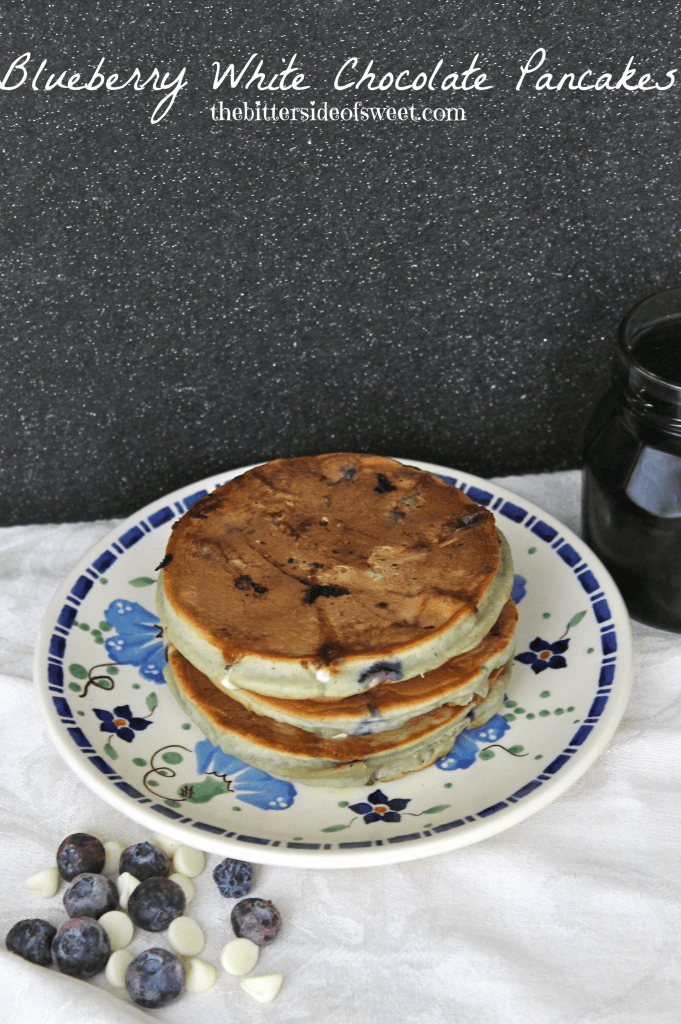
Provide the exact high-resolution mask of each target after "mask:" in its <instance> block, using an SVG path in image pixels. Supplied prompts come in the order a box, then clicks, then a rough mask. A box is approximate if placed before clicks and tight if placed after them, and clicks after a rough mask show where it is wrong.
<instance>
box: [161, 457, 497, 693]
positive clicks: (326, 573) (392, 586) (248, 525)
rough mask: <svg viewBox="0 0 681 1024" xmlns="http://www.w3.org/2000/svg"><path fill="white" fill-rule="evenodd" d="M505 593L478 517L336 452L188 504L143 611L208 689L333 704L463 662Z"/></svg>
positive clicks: (491, 533) (451, 498)
mask: <svg viewBox="0 0 681 1024" xmlns="http://www.w3.org/2000/svg"><path fill="white" fill-rule="evenodd" d="M512 581H513V566H512V560H511V555H510V550H509V548H508V545H507V543H506V541H505V540H504V539H503V537H502V536H501V535H500V534H498V533H497V531H496V530H495V526H494V517H493V515H492V514H491V512H489V511H488V510H487V509H485V508H482V507H481V506H479V505H476V504H475V502H473V501H471V499H470V498H468V497H466V495H465V494H463V493H462V492H461V491H460V490H459V489H458V488H456V487H453V486H451V485H449V484H445V483H443V481H442V480H440V478H439V477H437V476H435V475H433V474H432V473H426V472H423V471H422V470H420V469H415V468H413V467H410V466H403V465H402V464H401V463H399V462H395V461H394V460H392V459H385V458H381V457H379V456H373V455H351V454H344V453H341V454H334V455H322V456H315V457H309V458H300V459H279V460H277V461H274V462H270V463H267V464H266V465H264V466H259V467H257V468H256V469H253V470H250V471H249V472H247V473H244V474H242V475H241V476H238V477H235V478H234V479H233V480H230V481H229V482H228V483H227V484H225V485H224V486H223V487H220V488H217V489H216V490H215V491H214V492H213V493H212V494H209V495H207V496H206V497H205V498H203V499H201V500H200V501H198V502H197V503H196V504H195V505H194V506H193V507H192V508H191V509H190V510H189V511H188V512H187V513H186V514H185V515H184V516H183V517H182V518H181V519H180V520H179V521H178V522H177V523H176V524H175V526H174V528H173V532H172V534H171V538H170V541H169V543H168V547H167V552H166V557H165V558H164V560H163V562H162V572H161V573H160V575H159V582H158V590H157V604H158V611H159V616H160V619H161V622H162V623H163V625H164V627H165V629H166V632H167V638H168V640H169V641H170V642H171V643H172V644H173V645H174V646H175V647H177V648H178V650H180V651H181V652H182V653H183V654H184V655H185V656H186V657H187V658H188V659H189V660H190V661H191V662H192V663H193V664H194V665H195V666H196V667H197V668H198V669H200V671H201V672H203V673H204V674H205V675H207V676H208V677H209V678H210V679H211V680H212V681H213V682H214V683H216V684H222V685H225V686H227V685H229V686H231V687H236V688H243V689H247V690H250V691H252V692H254V693H259V694H263V695H265V696H272V697H282V698H287V699H310V698H311V699H319V698H330V699H333V700H337V699H339V698H343V697H348V696H351V695H352V694H357V693H363V692H364V691H366V690H368V689H371V688H373V687H375V686H377V685H378V684H379V683H385V682H388V681H393V682H395V681H399V680H402V679H409V678H412V677H414V676H416V675H420V674H422V673H424V672H428V671H430V670H431V669H433V668H437V667H438V666H439V665H441V664H443V663H444V662H445V661H448V660H449V659H450V658H452V657H455V656H456V655H458V654H461V653H464V652H465V651H468V650H471V649H472V648H473V647H475V646H476V645H477V644H478V643H479V642H480V641H481V640H482V638H483V637H484V636H485V635H486V634H487V633H488V632H489V630H490V629H491V627H492V626H493V624H494V622H495V621H496V620H497V618H498V616H499V614H500V611H501V609H502V607H503V605H504V604H505V603H506V601H507V599H508V596H509V594H510V590H511V585H512Z"/></svg>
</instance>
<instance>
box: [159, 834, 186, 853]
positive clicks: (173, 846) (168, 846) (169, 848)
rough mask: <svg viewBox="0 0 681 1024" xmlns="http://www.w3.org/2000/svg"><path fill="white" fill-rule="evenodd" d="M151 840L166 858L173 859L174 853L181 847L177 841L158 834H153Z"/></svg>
mask: <svg viewBox="0 0 681 1024" xmlns="http://www.w3.org/2000/svg"><path fill="white" fill-rule="evenodd" d="M153 839H154V842H155V843H156V846H158V848H159V850H163V852H164V853H165V855H166V857H174V856H175V853H176V852H177V851H178V850H179V849H180V847H181V846H182V843H180V842H178V841H177V839H169V838H168V836H162V835H161V834H160V832H154V835H153Z"/></svg>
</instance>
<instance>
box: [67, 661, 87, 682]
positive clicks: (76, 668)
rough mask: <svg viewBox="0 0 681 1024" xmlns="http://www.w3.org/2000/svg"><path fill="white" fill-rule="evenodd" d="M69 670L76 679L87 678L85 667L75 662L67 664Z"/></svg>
mask: <svg viewBox="0 0 681 1024" xmlns="http://www.w3.org/2000/svg"><path fill="white" fill-rule="evenodd" d="M69 672H70V673H71V675H72V676H75V677H76V679H87V669H86V668H83V666H82V665H78V664H77V663H75V664H73V665H69Z"/></svg>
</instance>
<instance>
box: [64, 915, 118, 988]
mask: <svg viewBox="0 0 681 1024" xmlns="http://www.w3.org/2000/svg"><path fill="white" fill-rule="evenodd" d="M110 954H111V943H110V942H109V936H108V935H107V933H106V932H105V931H104V929H103V928H102V926H101V924H100V923H99V921H95V920H93V918H91V917H76V918H74V919H73V920H72V921H67V922H66V923H65V924H63V925H62V926H61V928H60V929H59V931H58V932H57V935H56V938H55V940H54V942H53V943H52V959H53V961H54V962H55V964H56V965H57V967H58V968H59V970H60V971H61V972H62V974H70V975H71V976H72V977H73V978H92V977H94V975H95V974H99V972H100V971H103V970H104V968H105V967H106V962H107V960H108V959H109V956H110Z"/></svg>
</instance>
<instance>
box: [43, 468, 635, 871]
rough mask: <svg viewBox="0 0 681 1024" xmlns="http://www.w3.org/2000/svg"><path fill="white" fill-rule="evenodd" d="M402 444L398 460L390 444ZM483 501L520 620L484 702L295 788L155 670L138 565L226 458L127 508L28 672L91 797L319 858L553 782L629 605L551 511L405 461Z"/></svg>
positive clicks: (450, 833) (410, 843)
mask: <svg viewBox="0 0 681 1024" xmlns="http://www.w3.org/2000/svg"><path fill="white" fill-rule="evenodd" d="M405 461H410V460H405ZM410 464H412V465H416V466H420V467H421V468H423V469H428V470H430V471H431V472H434V473H437V474H439V475H440V476H442V477H443V478H445V480H446V481H447V482H450V483H456V485H457V486H459V487H461V488H462V490H464V491H465V492H466V493H467V494H468V495H469V496H470V497H471V498H473V499H474V500H475V501H477V502H479V503H480V504H484V505H486V506H487V507H488V508H490V509H491V510H492V511H493V512H494V513H495V515H496V518H497V522H498V524H499V526H500V528H501V529H502V530H503V531H504V533H505V534H506V536H507V537H508V540H509V542H510V545H511V548H512V550H513V557H514V562H515V572H516V580H515V587H514V597H515V598H516V600H517V602H518V610H519V613H520V620H519V624H518V631H517V652H516V661H515V667H514V672H513V679H512V682H511V686H510V687H509V692H508V696H507V701H506V705H505V707H504V711H503V714H502V715H496V716H495V717H494V718H493V719H491V721H490V722H488V723H487V725H486V726H484V727H482V728H480V729H476V730H472V731H470V732H466V733H463V734H462V735H461V736H460V737H459V738H458V740H457V742H456V744H455V746H454V747H453V749H452V751H451V753H450V754H449V755H448V756H447V757H445V758H443V759H442V760H441V761H439V762H438V763H437V764H436V765H433V766H432V767H430V768H428V769H426V770H425V771H422V772H416V773H414V774H411V775H408V776H406V777H404V778H402V779H398V780H397V781H395V782H388V783H385V784H384V785H383V786H380V787H379V786H375V787H368V788H367V787H361V788H353V789H336V788H333V789H327V788H311V787H306V786H299V785H295V786H294V785H292V784H291V783H287V782H282V781H280V780H277V779H273V778H271V777H270V776H268V775H266V774H265V773H264V772H260V771H257V770H256V769H252V768H249V767H248V766H247V765H244V764H243V763H242V762H240V761H237V760H236V759H235V758H232V757H228V756H227V755H226V754H224V753H222V751H220V750H219V749H218V748H215V747H213V746H212V745H211V743H210V742H209V741H208V740H207V739H206V738H205V737H204V736H203V735H202V734H201V732H200V731H199V730H198V728H197V727H196V726H195V725H193V724H192V723H191V722H189V720H188V719H187V718H186V716H185V715H184V713H183V712H182V711H181V709H180V708H179V706H178V705H177V704H176V702H175V700H174V699H173V697H172V696H171V694H170V692H169V690H168V687H167V686H166V685H165V683H164V682H163V676H162V674H161V673H162V668H163V660H164V654H163V644H162V641H161V639H160V628H159V627H158V618H157V616H156V611H155V601H154V595H155V588H154V583H155V581H156V576H157V571H156V566H158V564H159V562H160V561H161V559H162V558H163V555H164V552H165V547H166V542H167V539H168V535H169V532H170V527H171V524H172V522H173V521H174V520H175V519H176V518H177V517H178V516H180V515H182V514H183V513H184V512H185V511H186V510H187V509H188V508H189V507H190V506H191V505H192V504H193V503H194V502H195V501H197V500H198V498H200V497H202V496H203V495H204V494H205V493H206V492H208V491H210V490H212V489H213V488H215V487H217V486H219V485H220V484H222V483H225V481H226V480H229V479H230V478H231V477H233V476H236V475H237V474H238V473H241V472H243V469H236V470H230V471H229V472H227V473H222V474H219V475H218V476H216V477H210V478H208V479H207V480H202V481H201V482H200V483H197V484H195V485H194V486H193V487H185V488H182V489H180V490H178V491H176V492H174V493H173V494H170V495H167V496H166V497H164V498H161V499H160V500H158V501H156V502H153V503H152V504H151V505H148V506H147V507H146V508H144V509H142V510H141V512H139V513H137V515H134V516H132V517H131V518H130V519H128V520H126V521H125V522H124V523H121V525H120V526H118V527H116V529H115V530H114V531H113V532H112V533H110V534H109V536H108V537H106V538H104V540H102V541H101V543H100V544H98V545H97V546H96V548H94V549H93V550H92V551H90V553H89V554H88V555H86V556H85V558H84V559H83V560H82V561H81V562H80V563H79V565H78V566H77V567H76V568H75V569H74V571H73V572H72V573H71V575H70V576H69V578H68V579H67V580H66V581H65V583H64V584H63V585H62V587H61V588H60V590H59V591H58V592H57V594H56V596H55V598H54V600H53V601H52V604H51V605H50V607H49V609H48V611H47V614H46V616H45V620H44V622H43V627H42V631H41V635H40V639H39V642H38V647H37V650H36V660H35V675H36V680H37V686H38V692H39V696H40V701H41V705H42V711H43V714H44V716H45V719H46V721H47V724H48V727H49V729H50V732H51V734H52V737H53V739H54V742H55V744H56V746H57V749H58V750H59V752H60V754H61V755H62V756H63V757H64V758H65V759H66V760H67V761H68V763H69V764H70V765H71V766H72V767H73V769H74V771H76V772H77V773H78V775H79V776H80V777H81V779H82V780H83V782H84V783H85V784H86V785H87V786H89V787H90V789H92V790H94V792H95V793H97V794H98V795H99V796H100V797H101V798H102V799H103V800H105V801H106V802H107V803H109V804H111V805H112V806H113V807H115V808H116V809H117V810H119V811H121V812H122V813H124V814H127V815H128V816H129V817H130V818H133V819H134V820H136V821H138V822H140V823H141V824H143V825H145V826H146V827H148V828H149V829H150V830H152V831H156V832H158V831H160V832H163V833H165V834H167V835H169V836H171V837H173V838H175V839H178V840H180V841H181V842H183V843H185V844H187V845H190V846H196V847H201V848H203V849H204V850H206V851H208V852H214V853H219V854H221V855H223V856H225V855H229V856H233V857H237V858H240V859H242V860H252V861H257V862H260V863H278V864H289V865H296V866H309V867H321V868H333V867H352V866H359V865H371V864H385V863H391V862H396V861H402V860H411V859H416V858H419V857H427V856H430V855H432V854H435V853H441V852H443V851H445V850H452V849H455V848H457V847H460V846H466V845H468V844H470V843H475V842H478V841H479V840H481V839H485V838H487V837H488V836H491V835H494V834H495V833H497V832H501V831H503V830H504V829H507V828H510V827H511V826H512V825H515V824H516V823H517V822H519V821H522V820H523V819H525V818H527V817H529V816H530V815H531V814H534V813H535V812H536V811H538V810H540V809H541V808H542V807H544V806H546V804H548V803H550V802H551V801H552V800H555V798H556V797H557V796H559V795H560V794H561V793H564V792H565V790H566V789H568V787H569V786H571V785H572V784H573V783H574V782H576V780H577V779H578V778H580V776H582V775H583V774H584V772H585V771H586V770H587V769H588V767H589V766H590V765H591V764H593V762H594V761H595V760H596V758H597V757H598V756H599V754H600V753H601V752H602V751H603V749H604V747H605V746H606V744H607V743H608V741H609V739H610V738H611V736H612V735H613V733H614V731H615V729H616V728H617V725H618V723H619V721H620V719H621V717H622V714H623V713H624V709H625V707H626V703H627V700H628V697H629V692H630V689H631V681H632V672H633V659H632V636H631V626H630V623H629V618H628V615H627V612H626V609H625V607H624V604H623V602H622V599H621V597H620V595H619V592H618V591H617V589H616V587H615V585H614V583H613V582H612V580H611V579H610V577H609V575H608V573H607V571H606V570H605V568H604V567H603V565H602V564H601V563H600V562H599V560H598V559H597V558H596V556H595V555H594V554H593V553H592V552H591V551H590V550H589V549H588V548H587V547H586V545H585V544H584V543H583V542H582V541H581V540H579V539H578V538H577V537H576V536H575V535H574V534H573V533H571V532H570V531H569V530H567V529H565V527H564V526H562V525H561V524H560V523H559V522H557V521H556V520H554V519H553V518H552V517H551V516H548V515H546V514H545V513H543V512H542V511H541V510H540V509H538V508H536V507H535V506H533V505H531V504H529V503H528V502H526V501H524V500H522V499H520V498H517V497H515V496H514V495H513V494H511V493H510V492H508V491H506V490H504V489H503V488H500V487H497V486H495V485H492V484H488V483H486V482H485V481H484V480H481V479H479V478H478V477H474V476H471V475H470V474H468V473H459V472H456V471H455V470H451V469H446V468H444V467H442V466H433V465H429V464H427V463H420V462H411V463H410Z"/></svg>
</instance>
